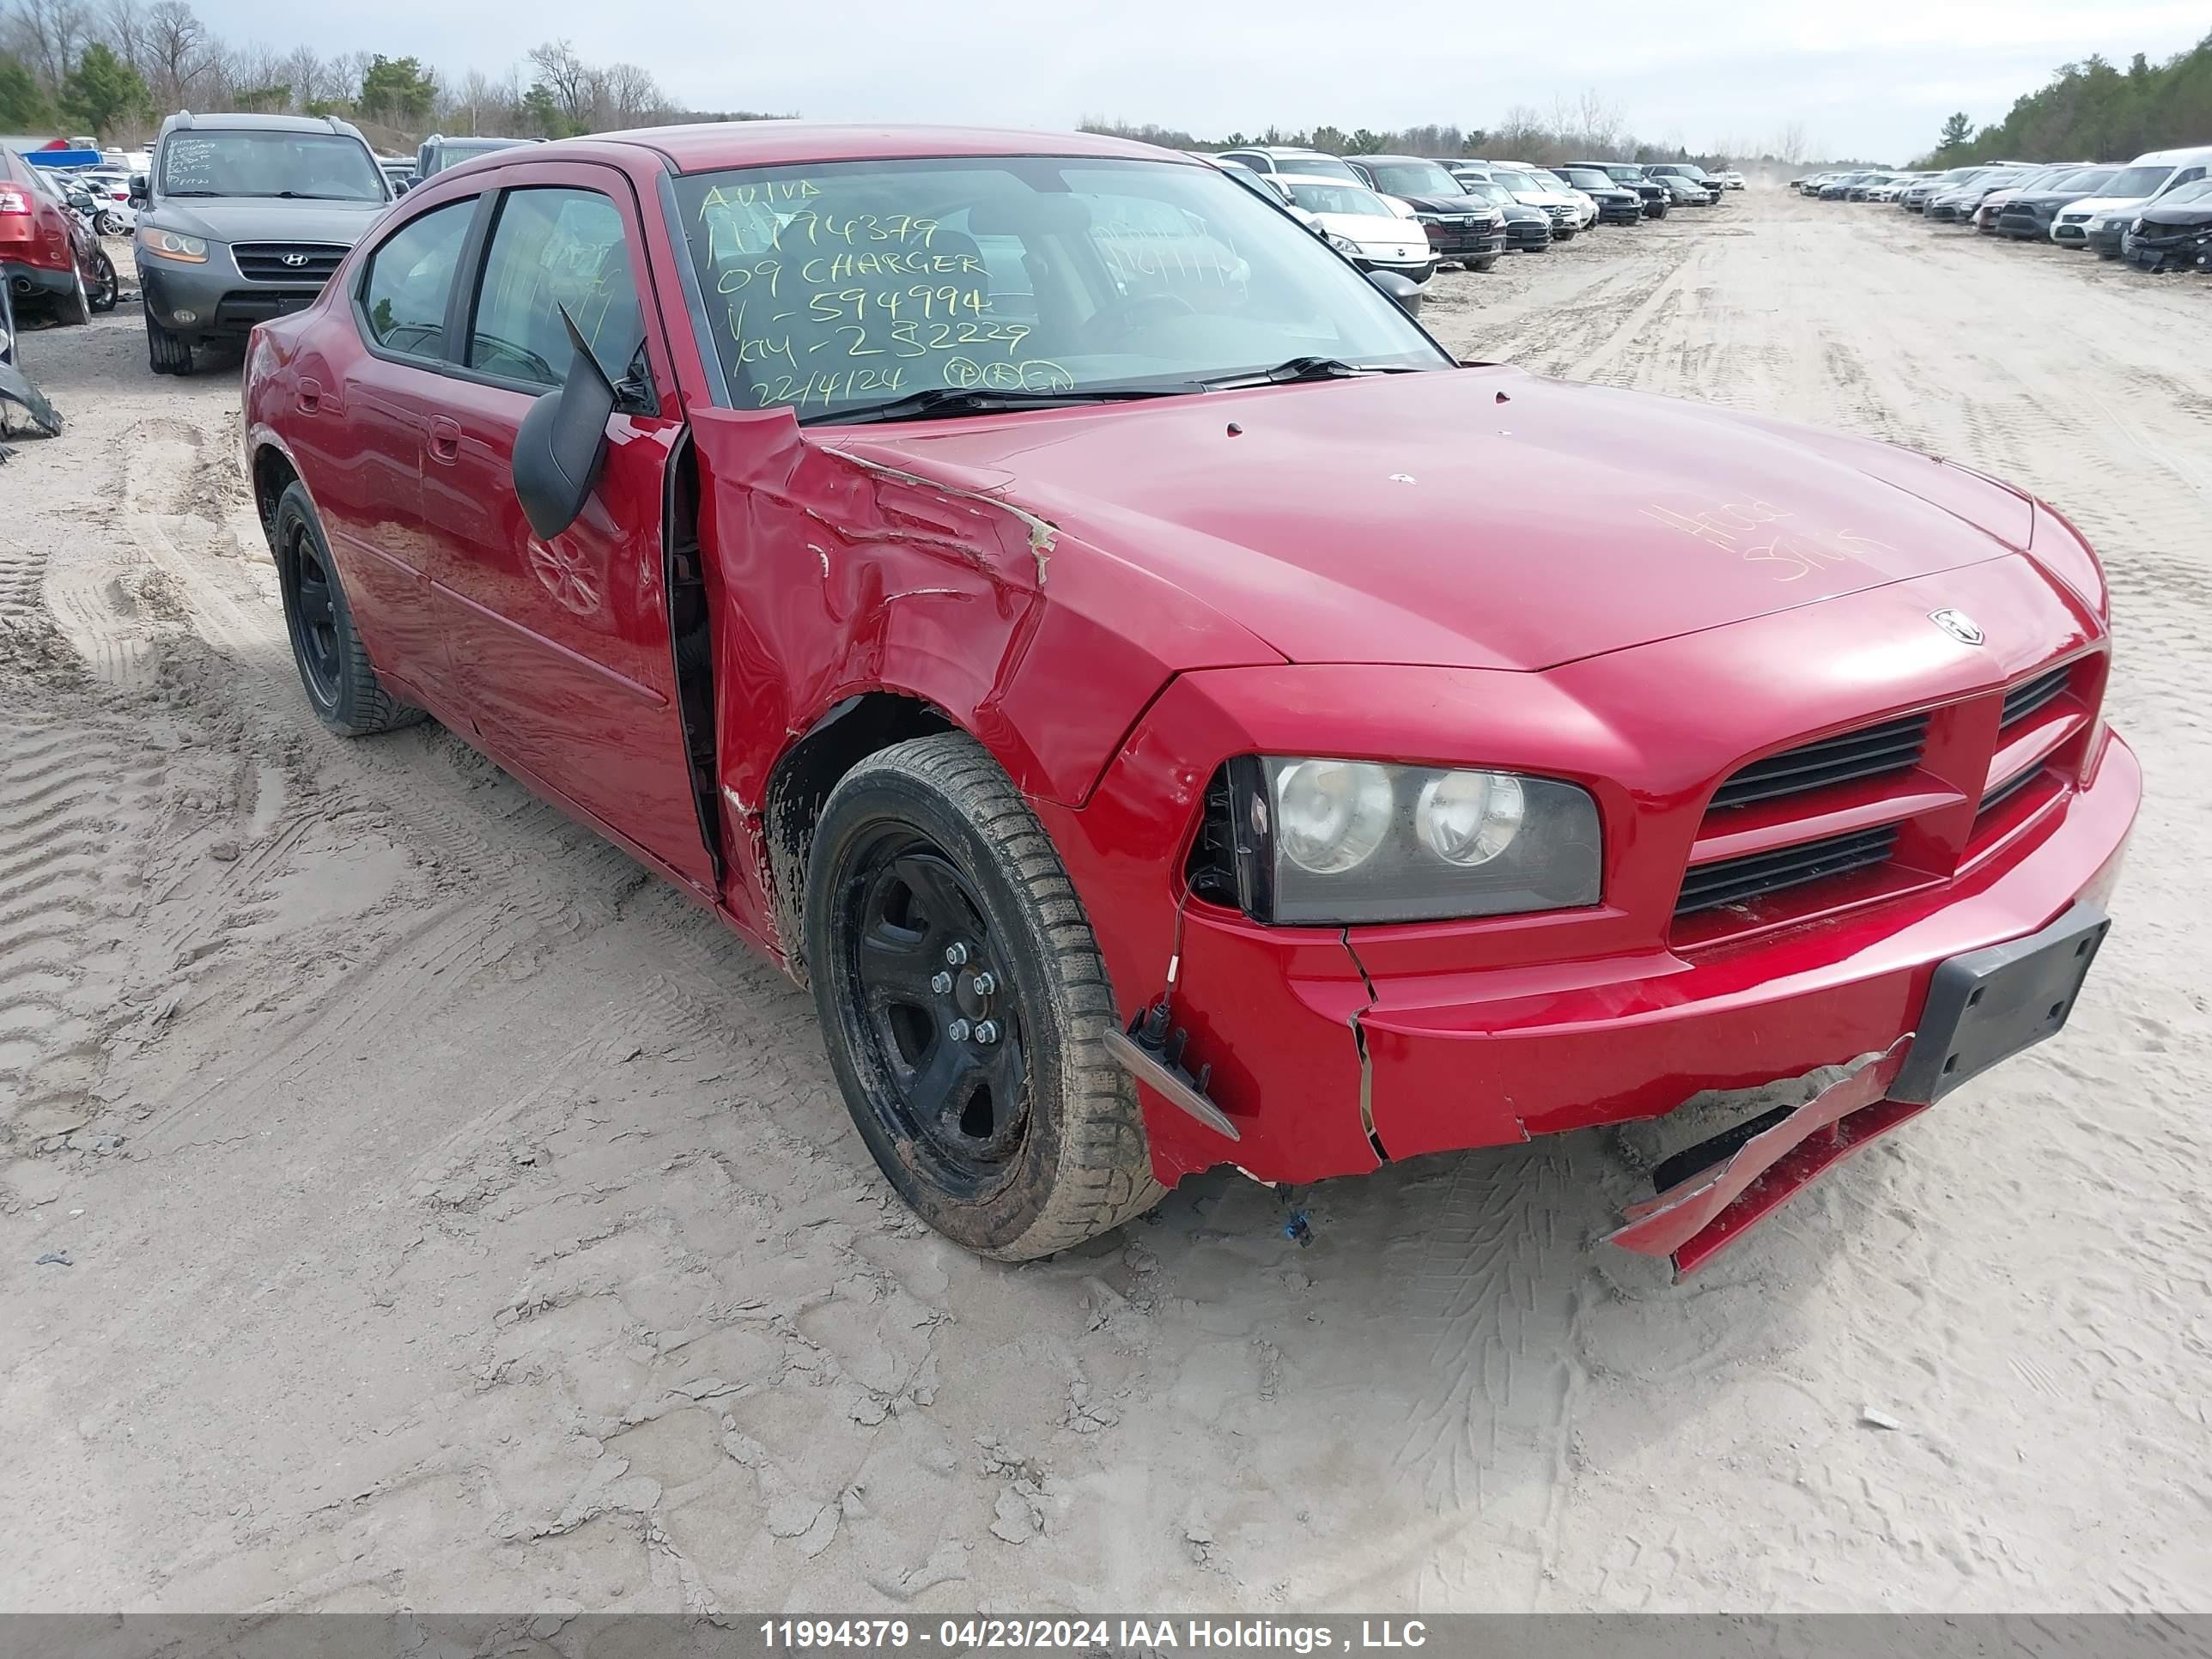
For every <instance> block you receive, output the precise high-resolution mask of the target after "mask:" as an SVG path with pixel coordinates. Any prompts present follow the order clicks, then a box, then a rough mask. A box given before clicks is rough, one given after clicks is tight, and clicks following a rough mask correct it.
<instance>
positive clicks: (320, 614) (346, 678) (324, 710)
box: [269, 483, 422, 738]
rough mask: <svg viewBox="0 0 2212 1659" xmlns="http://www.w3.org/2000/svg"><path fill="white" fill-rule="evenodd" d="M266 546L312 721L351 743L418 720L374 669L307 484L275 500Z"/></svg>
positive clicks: (292, 487)
mask: <svg viewBox="0 0 2212 1659" xmlns="http://www.w3.org/2000/svg"><path fill="white" fill-rule="evenodd" d="M269 544H270V550H272V551H273V552H274V553H275V554H276V586H277V590H278V591H279V592H281V593H282V594H283V599H284V627H285V631H286V632H287V633H289V635H291V638H292V659H293V660H294V662H295V663H296V664H297V665H299V670H300V683H301V685H303V686H304V687H306V688H307V703H308V706H309V707H310V708H313V710H314V711H315V718H316V719H317V720H320V721H322V723H323V724H324V725H325V726H329V727H330V728H331V731H333V732H337V734H338V735H339V736H341V737H346V738H359V737H366V736H368V734H369V733H371V732H388V731H390V730H392V728H393V727H394V726H412V725H413V724H414V723H415V722H416V721H417V720H421V719H422V710H421V709H419V708H410V706H409V705H407V704H406V703H404V702H400V701H399V700H398V698H397V697H395V696H392V694H391V693H390V692H389V691H386V690H385V689H384V684H383V682H382V681H380V680H379V679H378V678H376V670H375V669H374V667H373V666H371V665H370V663H369V660H368V649H367V647H364V646H363V645H362V642H361V635H358V634H356V632H354V626H353V611H352V609H351V607H349V605H347V604H346V596H345V588H344V586H343V585H342V584H341V583H340V582H339V580H338V571H337V564H336V563H335V562H333V561H332V560H331V550H330V546H329V544H328V543H326V542H325V540H324V539H323V527H322V526H321V525H320V524H319V523H318V522H317V521H316V519H315V509H314V504H313V502H311V501H309V500H308V499H307V489H306V487H305V486H303V485H301V484H299V483H293V484H291V485H289V486H288V487H287V488H286V489H285V491H284V493H283V495H282V496H280V497H279V498H278V500H277V502H276V517H275V519H274V520H273V521H272V522H271V526H270V532H269Z"/></svg>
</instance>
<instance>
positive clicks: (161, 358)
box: [146, 311, 192, 374]
mask: <svg viewBox="0 0 2212 1659" xmlns="http://www.w3.org/2000/svg"><path fill="white" fill-rule="evenodd" d="M146 363H147V366H148V367H149V368H151V369H152V370H153V371H154V373H155V374H191V372H192V347H191V341H189V340H187V339H185V337H184V336H183V335H181V334H175V333H172V332H171V331H169V330H167V329H166V328H163V327H162V326H161V324H159V323H157V322H155V320H154V313H152V312H150V311H149V312H148V313H146Z"/></svg>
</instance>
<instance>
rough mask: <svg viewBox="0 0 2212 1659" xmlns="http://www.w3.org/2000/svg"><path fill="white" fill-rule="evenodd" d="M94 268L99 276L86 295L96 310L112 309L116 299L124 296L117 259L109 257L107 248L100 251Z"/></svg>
mask: <svg viewBox="0 0 2212 1659" xmlns="http://www.w3.org/2000/svg"><path fill="white" fill-rule="evenodd" d="M93 269H94V271H95V272H96V273H97V276H96V279H95V280H94V283H93V285H92V287H91V289H89V290H88V292H87V295H86V297H87V298H88V300H89V301H91V304H92V308H93V309H94V311H98V312H109V311H112V310H114V309H115V302H116V301H117V300H118V299H120V298H121V297H122V295H123V284H122V283H120V282H118V281H117V280H116V276H115V261H114V260H112V259H111V258H108V257H107V252H106V249H104V248H103V249H102V250H101V251H100V255H99V257H98V258H97V260H96V261H95V262H94V266H93Z"/></svg>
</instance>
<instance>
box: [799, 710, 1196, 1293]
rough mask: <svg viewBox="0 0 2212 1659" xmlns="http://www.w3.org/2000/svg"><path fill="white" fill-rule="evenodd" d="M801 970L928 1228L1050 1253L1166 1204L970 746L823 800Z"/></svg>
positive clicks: (986, 765) (902, 1191)
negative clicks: (805, 971)
mask: <svg viewBox="0 0 2212 1659" xmlns="http://www.w3.org/2000/svg"><path fill="white" fill-rule="evenodd" d="M804 960H805V968H806V970H807V973H808V975H809V978H810V980H811V985H812V988H813V992H814V1000H815V1007H816V1010H817V1012H818V1013H819V1014H820V1016H821V1019H822V1027H823V1035H824V1036H825V1038H826V1041H827V1043H828V1047H829V1061H830V1066H831V1068H832V1069H833V1070H834V1071H835V1073H836V1077H837V1082H838V1086H839V1088H840V1089H841V1091H842V1092H843V1094H844V1097H845V1104H846V1107H847V1109H848V1110H849V1111H850V1112H851V1113H852V1115H853V1122H854V1127H857V1128H858V1129H859V1130H860V1138H861V1139H862V1140H863V1141H865V1142H866V1145H867V1148H868V1151H869V1152H870V1154H871V1155H872V1157H873V1158H875V1160H876V1164H877V1166H878V1168H879V1169H881V1170H883V1172H884V1176H885V1178H886V1179H887V1180H889V1181H890V1183H891V1185H892V1186H893V1187H894V1188H896V1190H897V1192H898V1194H899V1195H900V1197H902V1199H904V1200H906V1202H907V1204H908V1206H910V1207H911V1208H912V1209H913V1210H914V1211H915V1213H916V1214H918V1215H919V1216H921V1218H922V1219H923V1220H925V1221H927V1222H928V1223H929V1224H930V1225H932V1226H933V1227H935V1228H936V1229H937V1230H938V1231H940V1232H942V1233H944V1234H945V1235H946V1236H947V1237H950V1238H952V1239H955V1240H957V1242H958V1243H962V1244H964V1245H966V1246H967V1247H968V1248H969V1249H972V1250H975V1251H978V1252H980V1253H981V1254H983V1255H993V1256H997V1257H999V1258H1000V1259H1001V1260H1005V1261H1027V1260H1029V1259H1030V1258H1032V1257H1036V1256H1040V1255H1051V1254H1052V1253H1053V1252H1054V1251H1055V1250H1061V1249H1066V1248H1067V1247H1068V1246H1070V1245H1072V1244H1076V1243H1081V1242H1082V1241H1083V1240H1085V1239H1086V1238H1089V1237H1093V1236H1094V1235H1096V1234H1098V1233H1102V1232H1104V1231H1108V1230H1109V1229H1110V1228H1112V1227H1115V1226H1117V1225H1120V1224H1121V1223H1122V1222H1124V1221H1126V1220H1127V1219H1129V1218H1131V1217H1132V1216H1134V1215H1137V1214H1139V1213H1140V1212H1143V1211H1144V1210H1146V1209H1148V1208H1150V1207H1151V1206H1152V1204H1153V1203H1155V1202H1156V1201H1157V1200H1158V1198H1159V1196H1160V1188H1159V1187H1158V1185H1157V1184H1156V1183H1155V1182H1153V1180H1152V1165H1151V1158H1150V1155H1149V1152H1148V1150H1147V1147H1146V1140H1145V1133H1144V1125H1143V1121H1142V1119H1141V1118H1140V1116H1139V1113H1138V1109H1137V1099H1136V1091H1135V1087H1134V1085H1133V1084H1132V1083H1131V1081H1130V1079H1129V1078H1128V1076H1127V1074H1126V1073H1124V1072H1122V1071H1121V1068H1120V1067H1119V1066H1117V1065H1115V1062H1114V1061H1113V1060H1112V1059H1111V1058H1110V1057H1109V1055H1108V1054H1107V1053H1106V1047H1105V1038H1106V1034H1107V1032H1108V1031H1109V1030H1112V1029H1113V1024H1114V1022H1115V1005H1114V999H1113V994H1112V991H1111V988H1110V987H1109V985H1108V983H1107V981H1106V970H1105V965H1104V963H1103V960H1102V959H1101V957H1100V956H1099V951H1098V944H1097V939H1096V938H1095V937H1094V936H1093V935H1092V933H1091V926H1090V922H1089V921H1088V919H1087V918H1086V917H1085V915H1084V912H1083V906H1082V902H1081V901H1080V899H1079V898H1078V897H1077V896H1076V893H1075V890H1074V888H1073V885H1072V884H1070V882H1069V881H1068V878H1067V874H1066V870H1065V869H1064V868H1063V867H1062V866H1061V865H1060V858H1059V855H1058V854H1057V853H1056V852H1055V851H1054V848H1053V844H1052V841H1051V838H1050V837H1049V836H1047V835H1046V834H1045V831H1044V828H1043V826H1042V824H1040V823H1038V822H1037V818H1036V813H1035V812H1034V811H1032V810H1031V809H1030V805H1029V803H1028V802H1027V801H1025V800H1024V799H1022V796H1021V793H1020V792H1019V791H1018V790H1017V789H1016V788H1015V787H1014V786H1013V782H1012V780H1011V779H1010V778H1008V777H1007V776H1006V773H1005V772H1004V771H1003V770H1001V769H1000V767H999V766H998V765H997V763H995V762H994V761H993V760H992V758H991V757H990V756H989V755H988V754H987V753H986V752H985V751H984V750H983V749H982V747H981V745H980V744H977V743H976V742H975V739H974V738H969V737H968V736H967V735H966V734H965V733H963V732H944V733H940V734H939V735H937V736H934V737H927V738H914V739H912V740H910V741H908V742H906V743H902V744H895V745H893V746H892V747H890V748H889V749H885V750H881V751H879V752H878V753H876V754H874V755H872V756H870V757H867V758H866V760H864V761H862V762H860V764H858V765H857V766H855V767H854V769H852V770H851V771H849V772H848V773H847V774H846V775H845V776H844V777H843V778H842V779H841V780H840V781H839V782H838V784H837V787H836V788H835V789H833V790H832V791H831V792H830V794H829V799H828V800H827V801H825V802H824V803H823V808H822V816H821V818H820V821H819V822H818V823H817V825H816V827H815V831H814V840H813V845H812V848H811V853H810V854H809V856H808V860H807V866H806V874H805V958H804Z"/></svg>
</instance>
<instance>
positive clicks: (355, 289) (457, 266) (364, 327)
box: [346, 191, 491, 374]
mask: <svg viewBox="0 0 2212 1659" xmlns="http://www.w3.org/2000/svg"><path fill="white" fill-rule="evenodd" d="M490 195H491V192H490V191H483V192H480V193H478V194H477V195H474V196H449V197H447V198H446V199H445V200H443V201H441V202H425V203H424V204H422V210H421V211H420V212H416V213H410V214H409V215H408V216H407V217H406V218H405V219H404V221H403V222H400V223H398V224H397V225H394V226H393V227H392V229H391V230H390V232H388V233H387V234H385V235H384V236H382V237H380V238H379V239H378V240H377V243H376V245H375V246H374V247H372V248H370V249H369V251H368V254H367V255H366V256H365V257H364V258H362V262H361V274H360V275H359V276H356V277H355V278H354V280H353V283H352V285H351V289H350V291H349V293H348V294H347V295H346V302H347V305H348V306H349V308H350V309H351V310H352V312H353V326H354V332H355V333H356V335H358V336H359V337H360V339H361V344H362V349H363V350H364V351H366V352H368V355H369V356H372V357H376V358H379V359H381V360H382V361H383V362H387V363H398V364H400V365H402V366H403V367H404V368H419V369H422V370H424V371H425V372H427V373H429V374H438V373H439V372H441V370H442V369H444V368H447V367H448V366H450V365H451V363H452V361H453V301H454V298H455V296H457V295H459V294H461V293H462V292H463V291H464V290H465V289H468V288H470V287H471V286H473V285H474V283H475V281H476V278H475V277H474V276H472V275H471V271H472V270H473V269H474V261H475V258H476V256H477V240H478V238H479V237H480V236H481V235H482V234H483V219H484V204H485V202H486V201H487V200H489V197H490ZM462 204H469V206H470V208H471V213H470V217H469V223H468V227H467V228H465V230H463V231H462V233H461V251H460V252H459V253H458V254H456V255H455V256H454V258H453V283H452V284H451V285H450V286H449V287H448V288H447V290H446V320H445V324H444V331H443V333H442V334H441V337H440V340H439V344H440V346H441V351H440V354H439V355H438V356H428V355H426V354H424V353H422V352H419V351H395V350H393V349H392V348H391V347H390V346H387V345H386V344H385V343H383V342H382V341H381V340H379V339H378V338H377V337H376V333H375V331H374V329H373V328H372V327H371V326H370V325H369V320H368V279H369V278H370V276H373V275H374V274H375V270H376V261H377V258H378V256H379V255H380V254H381V253H382V252H384V250H385V249H386V248H387V247H389V246H392V243H394V242H395V241H397V240H399V238H400V237H402V236H404V235H405V234H407V233H408V232H409V231H410V230H411V229H413V228H415V227H416V225H418V224H420V223H421V222H422V221H423V220H425V219H428V218H430V217H432V216H435V215H437V214H440V213H442V212H444V211H445V210H447V209H448V208H453V207H459V206H461V205H462Z"/></svg>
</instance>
